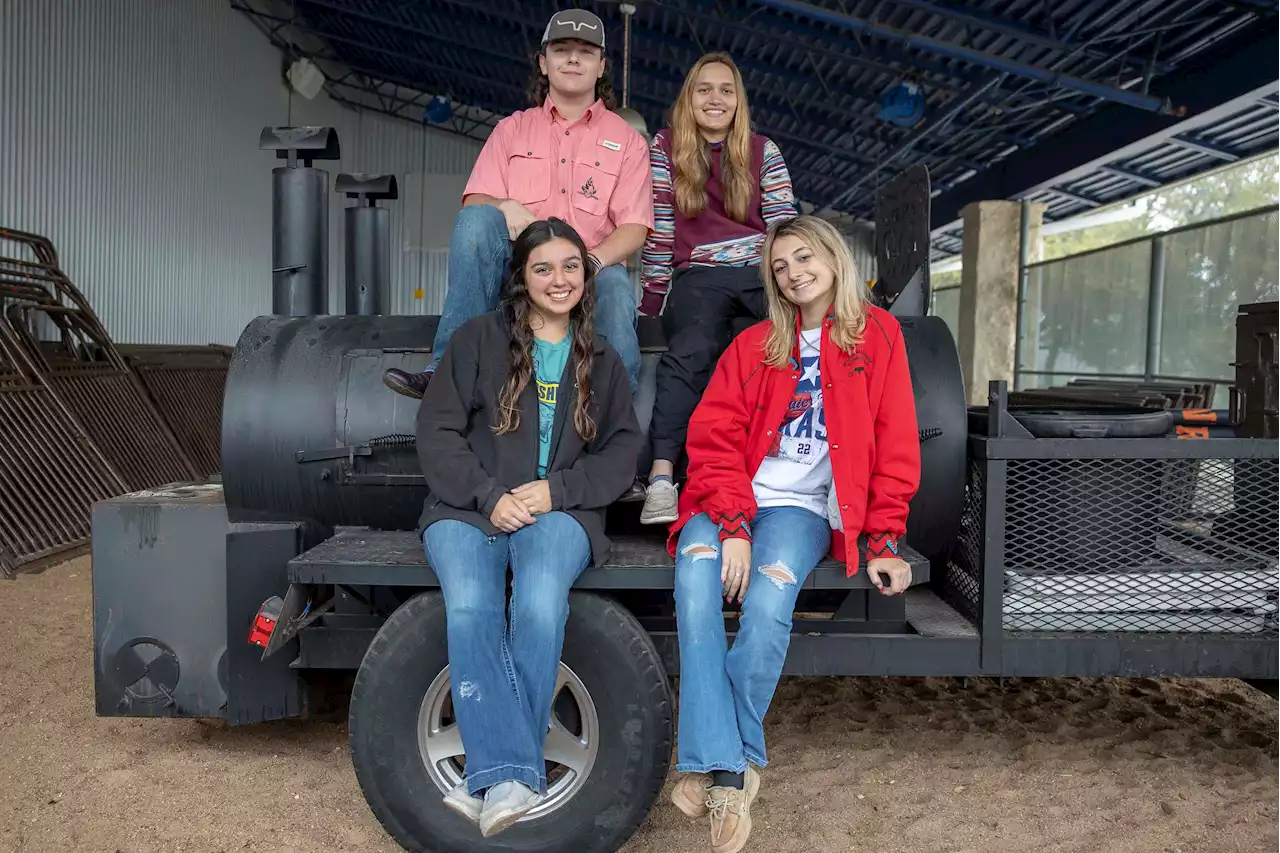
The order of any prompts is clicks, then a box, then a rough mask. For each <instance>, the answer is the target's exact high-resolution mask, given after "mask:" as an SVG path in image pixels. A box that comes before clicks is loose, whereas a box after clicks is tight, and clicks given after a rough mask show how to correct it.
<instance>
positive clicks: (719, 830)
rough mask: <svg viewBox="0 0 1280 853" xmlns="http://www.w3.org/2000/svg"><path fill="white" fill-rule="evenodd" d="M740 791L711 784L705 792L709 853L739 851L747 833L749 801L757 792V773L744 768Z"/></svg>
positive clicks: (749, 812)
mask: <svg viewBox="0 0 1280 853" xmlns="http://www.w3.org/2000/svg"><path fill="white" fill-rule="evenodd" d="M743 788H744V789H743V790H741V791H739V790H738V789H737V788H721V787H712V788H710V789H709V790H708V791H707V811H708V813H709V814H710V816H711V853H739V851H740V850H742V848H743V847H746V846H747V839H748V838H749V837H750V836H751V803H752V801H753V800H755V798H756V794H758V793H760V774H759V773H758V772H756V769H755V768H754V767H748V768H747V773H746V784H745V785H744V786H743Z"/></svg>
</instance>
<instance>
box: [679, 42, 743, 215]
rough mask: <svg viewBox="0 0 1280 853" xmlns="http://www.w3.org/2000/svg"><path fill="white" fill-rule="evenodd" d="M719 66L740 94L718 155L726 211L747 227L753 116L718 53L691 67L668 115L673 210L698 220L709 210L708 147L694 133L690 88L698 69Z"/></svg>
mask: <svg viewBox="0 0 1280 853" xmlns="http://www.w3.org/2000/svg"><path fill="white" fill-rule="evenodd" d="M717 62H718V63H720V64H721V65H725V66H727V67H728V68H729V71H730V73H732V74H733V85H734V88H735V89H736V90H737V94H738V107H737V110H736V111H735V112H734V114H733V124H731V125H730V126H729V136H728V137H727V138H726V139H725V141H724V147H723V148H722V149H721V152H720V173H721V177H720V183H721V185H722V186H723V187H724V209H725V213H727V214H729V216H730V217H731V218H732V219H733V220H734V221H735V222H745V221H746V220H747V209H748V208H749V207H750V205H751V190H752V185H753V183H754V181H753V180H752V177H751V110H750V109H748V108H747V89H746V86H744V85H743V83H742V74H741V73H740V72H739V71H738V66H737V65H736V64H735V63H734V61H733V58H732V57H731V56H729V54H727V53H722V52H719V51H717V52H714V53H708V54H706V55H705V56H703V57H702V58H701V59H699V60H698V61H697V62H695V63H694V64H693V67H692V68H690V69H689V73H688V74H686V75H685V78H684V85H683V86H681V87H680V94H679V96H678V97H677V98H676V103H675V106H674V107H672V109H671V154H672V157H671V159H672V162H673V164H674V166H675V176H674V181H673V183H674V184H675V191H676V206H677V207H679V208H680V212H681V213H682V214H684V216H685V217H688V218H692V217H694V216H697V215H698V214H699V213H701V212H702V211H703V210H704V209H705V208H706V206H707V178H709V177H710V175H711V146H710V145H709V144H708V143H707V141H706V140H705V139H703V138H702V133H701V132H700V131H699V130H698V119H697V117H696V116H695V115H694V112H693V88H694V86H695V85H697V82H698V74H700V73H701V72H702V69H703V68H704V67H706V66H707V65H711V64H712V63H717Z"/></svg>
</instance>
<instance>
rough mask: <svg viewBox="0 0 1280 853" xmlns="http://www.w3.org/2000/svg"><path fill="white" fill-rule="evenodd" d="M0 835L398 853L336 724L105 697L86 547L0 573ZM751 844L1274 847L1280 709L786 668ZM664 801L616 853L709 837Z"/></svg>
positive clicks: (1061, 686) (1267, 702)
mask: <svg viewBox="0 0 1280 853" xmlns="http://www.w3.org/2000/svg"><path fill="white" fill-rule="evenodd" d="M0 604H3V606H2V607H0V850H2V851H15V853H16V851H21V852H22V853H28V852H30V853H34V851H84V852H85V853H91V851H106V853H152V851H156V853H170V851H173V853H179V851H200V853H206V851H207V853H224V851H225V852H226V853H229V851H239V850H253V851H256V853H268V851H269V852H270V853H275V851H280V852H281V853H310V852H311V851H368V853H395V851H396V850H398V849H399V848H398V847H396V846H395V845H394V844H393V843H391V842H390V841H389V840H388V839H387V837H386V835H385V834H384V833H383V832H382V830H381V828H380V827H379V826H378V824H377V823H376V821H375V820H374V819H373V817H372V816H371V815H370V813H369V811H368V809H367V808H366V806H365V803H364V800H363V799H362V798H361V795H360V792H359V790H358V788H357V786H356V781H355V776H354V774H353V772H352V770H351V765H350V762H349V761H348V758H347V753H346V737H345V731H344V727H343V726H342V725H341V724H340V723H337V722H305V723H299V722H281V723H272V724H267V725H260V726H250V727H247V728H240V729H226V728H221V727H218V726H216V725H211V724H207V723H203V722H198V721H191V720H169V721H165V720H145V721H144V720H134V719H100V718H97V717H95V716H94V713H93V682H92V672H91V670H92V648H91V644H90V631H91V628H90V573H89V562H88V558H80V559H77V560H73V561H71V562H68V563H64V564H62V565H60V566H57V567H55V568H52V569H50V570H48V571H46V572H45V573H43V574H40V575H34V576H22V577H20V578H19V579H18V580H16V581H9V582H6V581H0ZM767 726H768V733H769V736H770V750H771V756H770V757H771V760H772V766H771V767H770V768H769V769H767V770H766V771H765V773H764V777H763V779H764V781H763V785H762V788H761V794H760V798H759V799H758V800H757V804H756V806H755V808H754V809H753V814H754V817H755V832H754V834H753V836H752V843H751V845H750V846H749V847H748V848H747V849H748V851H751V850H756V851H762V853H766V851H767V853H825V852H826V851H842V853H843V851H849V853H856V852H858V851H868V853H869V851H875V853H907V851H911V853H917V851H922V853H934V851H937V853H961V851H964V853H987V851H993V853H1003V851H1008V853H1032V851H1035V853H1055V852H1056V851H1061V853H1066V851H1080V853H1121V851H1123V853H1174V851H1180V853H1210V851H1214V853H1216V851H1222V853H1246V851H1247V853H1253V851H1259V853H1263V851H1265V853H1271V851H1275V850H1276V849H1277V844H1278V842H1280V838H1278V835H1277V797H1278V794H1277V756H1276V731H1277V705H1276V702H1275V701H1274V700H1272V699H1270V698H1268V697H1266V696H1264V695H1263V694H1261V693H1258V692H1257V691H1254V690H1252V689H1251V688H1248V687H1246V686H1245V685H1243V684H1241V683H1240V682H1235V681H1227V682H1206V681H1182V682H1157V681H1151V680H1147V679H1136V680H1116V679H1112V680H1061V679H1039V680H1035V681H1025V680H1023V681H1018V680H1011V681H1008V682H1006V683H1005V684H1004V685H1003V686H1001V685H1000V684H999V683H998V682H995V681H991V680H986V679H971V680H970V681H969V682H968V683H967V685H966V684H964V683H962V682H960V681H958V680H949V679H858V678H844V679H787V680H785V681H784V683H783V685H782V687H781V688H780V691H779V695H778V698H777V701H776V703H775V705H774V707H773V710H771V712H770V716H769V719H768V720H767ZM665 794H666V792H665V791H664V797H663V799H662V800H660V801H659V803H658V805H657V806H656V808H655V809H654V811H653V812H652V814H651V815H650V817H649V819H648V821H647V822H646V823H645V824H644V826H642V827H641V829H640V831H639V832H638V833H637V834H636V836H635V838H634V839H633V840H632V841H631V842H630V843H629V844H628V845H627V846H626V847H625V848H623V850H624V853H694V851H698V853H701V851H705V850H707V849H708V845H707V842H706V831H705V829H704V828H703V825H702V824H697V823H691V822H689V821H688V820H687V819H685V818H684V817H683V816H682V815H681V814H680V813H679V812H677V811H676V810H675V808H674V807H672V806H671V805H669V804H668V802H667V800H666V799H665Z"/></svg>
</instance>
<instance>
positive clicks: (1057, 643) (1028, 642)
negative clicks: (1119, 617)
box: [1000, 632, 1277, 679]
mask: <svg viewBox="0 0 1280 853" xmlns="http://www.w3.org/2000/svg"><path fill="white" fill-rule="evenodd" d="M1276 652H1277V645H1276V641H1275V638H1270V639H1268V638H1263V637H1241V638H1236V637H1229V636H1221V635H1218V636H1213V635H1188V634H1182V635H1178V634H1159V635H1149V634H1125V633H1098V634H1077V633H1071V634H1064V633H1043V634H1040V633H1037V634H1028V633H1020V632H1009V633H1006V634H1005V637H1004V643H1003V657H1002V662H1001V667H1000V674H1001V675H1008V676H1015V675H1035V676H1122V677H1123V676H1148V677H1159V676H1166V677H1170V678H1262V679H1274V678H1275V677H1276V675H1277V658H1276Z"/></svg>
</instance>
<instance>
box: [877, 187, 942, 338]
mask: <svg viewBox="0 0 1280 853" xmlns="http://www.w3.org/2000/svg"><path fill="white" fill-rule="evenodd" d="M875 221H876V278H877V280H876V284H875V287H874V288H873V289H872V292H873V293H874V294H875V296H876V298H877V300H879V302H880V304H881V305H882V306H884V307H886V308H889V309H890V310H891V311H892V312H893V313H894V314H895V315H896V316H900V317H917V316H924V315H925V314H928V313H929V303H930V301H931V300H930V297H931V296H932V294H933V288H932V287H930V285H929V230H930V229H929V169H928V168H927V167H926V166H924V165H923V164H917V165H915V166H912V167H911V168H909V169H907V170H906V171H904V172H902V173H901V174H900V175H898V176H896V177H895V178H893V179H892V180H890V181H887V182H885V183H884V184H883V185H882V186H881V187H880V189H879V190H878V191H877V192H876V220H875Z"/></svg>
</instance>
